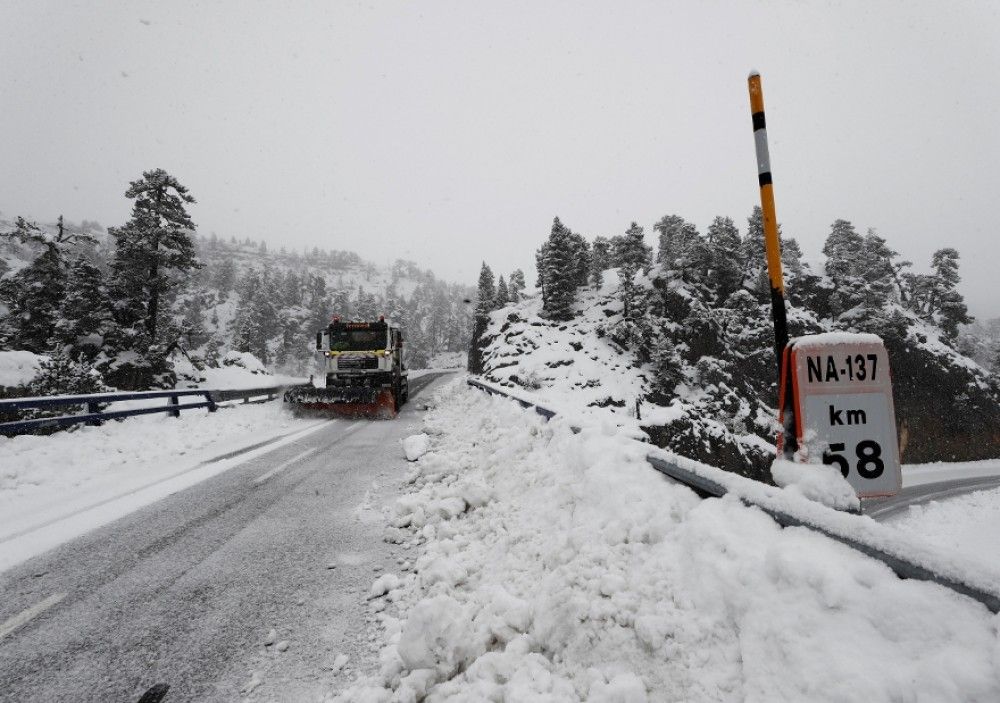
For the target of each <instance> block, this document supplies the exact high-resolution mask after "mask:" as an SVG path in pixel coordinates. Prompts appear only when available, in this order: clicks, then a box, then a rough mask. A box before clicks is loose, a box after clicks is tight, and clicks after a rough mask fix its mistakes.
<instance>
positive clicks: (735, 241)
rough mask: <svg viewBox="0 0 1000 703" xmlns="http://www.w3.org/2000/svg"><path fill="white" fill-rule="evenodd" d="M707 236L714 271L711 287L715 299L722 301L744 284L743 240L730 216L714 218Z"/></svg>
mask: <svg viewBox="0 0 1000 703" xmlns="http://www.w3.org/2000/svg"><path fill="white" fill-rule="evenodd" d="M707 236H708V246H709V250H710V252H711V257H712V263H711V268H712V272H713V273H712V280H711V282H710V283H709V288H710V289H711V290H712V292H713V293H714V295H715V300H716V301H717V302H722V301H724V300H726V299H727V298H728V297H729V296H730V295H732V294H733V293H735V292H736V291H737V290H738V289H739V288H740V286H742V285H743V269H744V264H743V260H742V255H743V251H742V246H743V242H742V240H741V239H740V232H739V230H738V229H736V224H735V223H734V222H733V220H732V218H729V217H716V218H715V219H714V220H712V224H710V225H709V226H708V231H707Z"/></svg>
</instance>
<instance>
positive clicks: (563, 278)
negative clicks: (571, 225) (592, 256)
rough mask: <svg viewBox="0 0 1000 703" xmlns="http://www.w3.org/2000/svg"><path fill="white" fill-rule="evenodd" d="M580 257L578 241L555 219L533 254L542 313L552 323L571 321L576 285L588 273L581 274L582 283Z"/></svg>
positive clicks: (584, 282)
mask: <svg viewBox="0 0 1000 703" xmlns="http://www.w3.org/2000/svg"><path fill="white" fill-rule="evenodd" d="M579 255H580V246H579V240H578V239H577V238H576V237H574V235H573V233H572V232H570V231H569V229H567V228H566V227H565V226H564V225H563V223H562V222H560V221H559V218H558V217H557V218H555V220H553V222H552V230H551V232H550V233H549V238H548V240H547V241H546V242H545V243H544V244H543V245H542V246H541V248H540V249H539V250H538V251H537V252H536V254H535V262H536V264H537V266H538V284H539V287H540V288H541V289H542V312H543V313H544V314H545V316H546V317H548V318H550V319H552V320H571V319H572V318H573V303H574V302H575V300H576V289H577V286H579V285H585V284H586V280H587V279H586V276H587V274H588V273H589V271H584V272H583V281H582V283H581V279H580V276H581V269H580V266H579V261H578V257H579ZM575 257H576V258H575Z"/></svg>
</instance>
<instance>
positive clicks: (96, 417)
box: [0, 386, 284, 435]
mask: <svg viewBox="0 0 1000 703" xmlns="http://www.w3.org/2000/svg"><path fill="white" fill-rule="evenodd" d="M283 388H284V386H266V387H262V388H246V389H226V390H218V389H202V388H193V389H182V390H172V391H138V392H131V393H88V394H85V395H56V396H42V397H37V398H8V399H5V400H0V413H2V412H4V411H11V410H26V409H31V408H58V407H66V406H74V405H77V406H85V407H86V412H83V413H80V414H76V415H61V416H59V417H40V418H34V419H31V420H15V421H13V422H4V423H0V434H6V435H10V434H21V433H26V432H31V431H33V430H36V429H40V428H45V427H68V426H70V425H78V424H81V423H82V424H87V425H94V426H96V425H101V424H103V423H104V422H106V421H107V420H117V419H121V418H125V417H132V416H134V415H150V414H154V413H169V414H171V415H173V416H174V417H180V414H181V410H194V409H196V408H208V411H209V412H215V411H216V409H217V408H218V406H219V403H224V402H227V401H230V400H240V399H242V400H243V402H244V403H250V402H267V401H269V400H274V399H275V398H276V397H278V396H279V395H280V394H281V391H282V390H283ZM192 396H194V397H201V398H204V400H198V401H195V402H185V403H182V402H180V399H181V398H189V397H192ZM157 398H167V399H168V403H167V404H166V405H155V406H151V407H145V408H130V409H127V410H102V409H101V406H102V405H107V404H110V403H118V402H122V401H126V400H155V399H157ZM251 398H258V400H254V401H251V400H250V399H251Z"/></svg>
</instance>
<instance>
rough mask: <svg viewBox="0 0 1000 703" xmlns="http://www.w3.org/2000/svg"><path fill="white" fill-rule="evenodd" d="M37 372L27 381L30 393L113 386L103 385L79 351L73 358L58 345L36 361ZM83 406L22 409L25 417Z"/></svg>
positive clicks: (69, 392) (73, 391)
mask: <svg viewBox="0 0 1000 703" xmlns="http://www.w3.org/2000/svg"><path fill="white" fill-rule="evenodd" d="M38 366H39V372H38V375H36V376H35V377H34V378H33V379H32V381H31V383H30V384H28V395H29V396H49V395H86V394H88V393H107V392H109V391H112V390H114V389H113V388H108V386H107V385H105V383H104V380H103V379H102V378H101V374H100V373H99V372H98V371H97V370H96V369H95V368H94V367H93V366H91V365H90V363H88V361H87V359H86V358H85V357H84V356H83V354H80V355H79V356H77V357H76V358H75V359H74V358H72V357H71V356H69V354H67V353H66V352H65V351H64V350H63V349H60V348H57V349H56V350H55V351H53V352H52V353H51V355H50V356H49V357H48V358H46V359H43V360H42V361H41V362H40V363H39V365H38ZM85 410H86V407H85V406H83V405H69V406H65V405H64V406H60V407H58V408H37V409H33V410H27V411H25V413H24V415H25V419H35V418H41V417H57V416H59V415H73V414H77V413H81V412H83V411H85Z"/></svg>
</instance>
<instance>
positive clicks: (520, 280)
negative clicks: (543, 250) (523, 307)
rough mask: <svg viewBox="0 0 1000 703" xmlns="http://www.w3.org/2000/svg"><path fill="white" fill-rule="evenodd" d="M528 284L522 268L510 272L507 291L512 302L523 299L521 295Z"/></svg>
mask: <svg viewBox="0 0 1000 703" xmlns="http://www.w3.org/2000/svg"><path fill="white" fill-rule="evenodd" d="M526 287H527V284H525V282H524V271H522V270H521V269H514V271H513V272H512V273H511V274H510V279H509V280H508V283H507V293H508V295H509V296H510V302H512V303H516V302H518V301H519V300H521V295H522V294H523V293H524V289H525V288H526Z"/></svg>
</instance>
